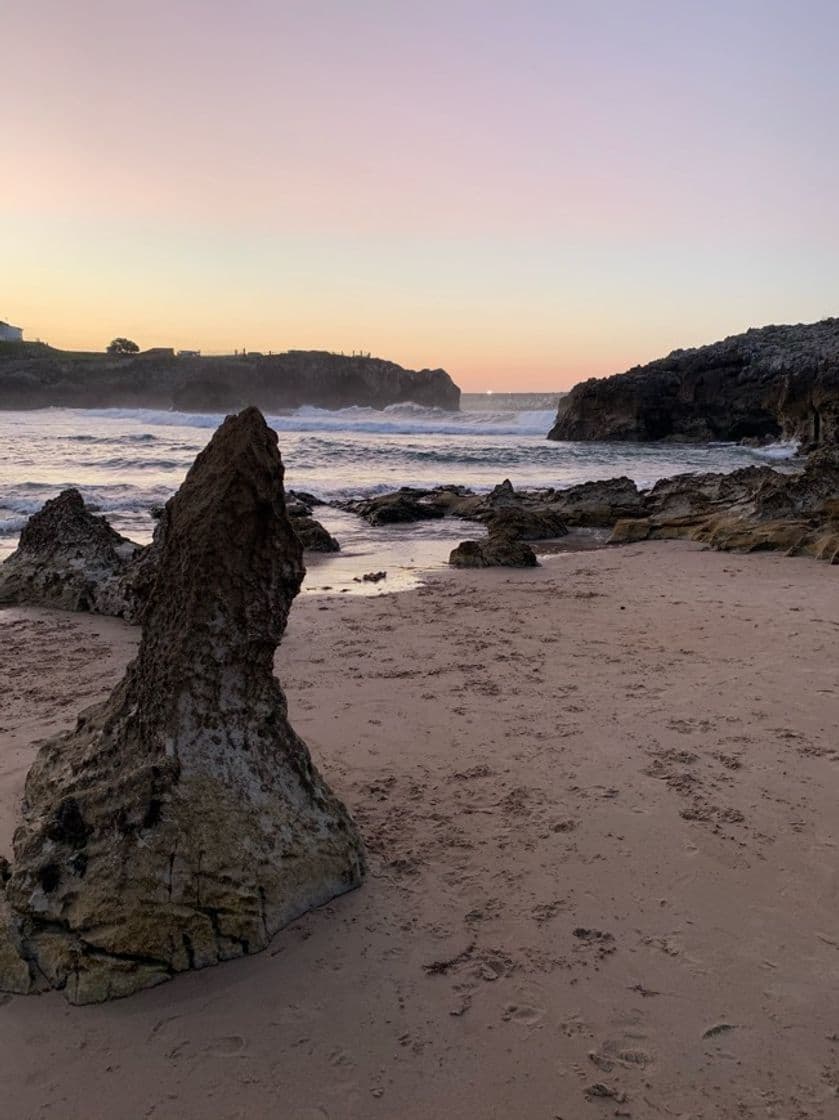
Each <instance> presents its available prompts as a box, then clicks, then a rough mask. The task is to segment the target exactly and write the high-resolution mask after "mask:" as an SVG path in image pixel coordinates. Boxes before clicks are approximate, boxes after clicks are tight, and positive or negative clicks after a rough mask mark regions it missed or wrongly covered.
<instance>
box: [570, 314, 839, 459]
mask: <svg viewBox="0 0 839 1120" xmlns="http://www.w3.org/2000/svg"><path fill="white" fill-rule="evenodd" d="M752 437H754V438H763V437H770V438H783V439H797V440H800V441H801V442H802V443H803V444H805V445H809V446H811V447H815V446H819V445H821V444H829V443H839V319H825V320H824V321H823V322H820V323H813V324H811V325H799V326H789V327H774V326H773V327H763V328H761V329H759V330H750V331H746V333H745V334H739V335H733V336H732V337H731V338H727V339H725V340H724V341H723V342H715V343H713V345H710V346H702V347H699V348H698V349H695V350H675V351H674V352H673V353H672V354H670V355H669V356H668V357H666V358H661V359H660V360H658V361H655V362H651V363H650V364H649V365H646V366H637V367H636V368H635V369H631V370H629V371H628V372H627V373H621V374H616V375H615V376H614V377H607V378H602V379H592V380H589V381H584V382H582V383H581V384H579V385H577V386H575V387H574V388H573V389H572V390H571V392H570V393H569V394H568V395H567V396H566V397H564V398H563V399H562V400H561V401H560V403H559V409H558V411H557V417H556V423H555V424H554V426H553V428H552V429H551V431H550V432H549V433H548V438H549V439H556V440H566V439H567V440H661V439H670V440H740V439H743V438H752Z"/></svg>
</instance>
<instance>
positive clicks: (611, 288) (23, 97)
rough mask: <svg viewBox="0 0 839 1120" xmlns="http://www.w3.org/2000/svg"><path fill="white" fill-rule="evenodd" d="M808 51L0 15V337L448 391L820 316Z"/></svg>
mask: <svg viewBox="0 0 839 1120" xmlns="http://www.w3.org/2000/svg"><path fill="white" fill-rule="evenodd" d="M9 8H11V10H9ZM837 33H839V12H838V11H837V9H836V8H835V5H833V4H832V3H828V2H826V0H819V2H815V0H813V2H809V3H808V2H806V0H805V2H798V3H792V2H787V3H779V2H774V0H760V2H758V0H739V2H738V0H728V2H727V3H723V2H722V0H706V2H705V3H703V4H698V3H697V4H694V3H688V2H684V3H681V2H679V3H673V2H672V0H666V2H665V0H611V2H607V0H585V2H584V0H566V2H563V0H553V2H526V0H525V2H520V3H517V4H513V3H511V2H510V3H496V2H493V0H484V2H466V0H460V2H459V0H448V2H446V3H441V2H434V0H429V2H427V3H425V4H422V5H409V4H402V3H398V2H396V0H389V2H384V0H357V2H356V3H353V4H349V3H347V2H340V3H339V2H337V0H305V2H277V0H270V2H269V0H243V2H240V3H238V4H236V5H232V4H229V3H225V4H221V3H217V2H214V0H201V2H198V0H186V2H185V0H168V2H167V3H162V2H159V0H144V2H142V3H141V2H137V0H135V2H124V0H123V2H120V0H117V2H114V0H108V2H104V0H98V2H90V0H88V2H85V0H79V2H77V3H75V4H72V5H69V4H67V3H65V2H64V0H28V2H27V3H26V4H23V3H19V4H15V5H12V6H7V9H6V10H4V13H3V44H4V47H3V56H4V57H3V65H2V67H0V93H2V95H3V104H4V106H5V108H6V113H5V114H4V126H3V137H4V139H3V145H2V154H1V155H0V166H2V175H0V207H2V214H3V236H2V240H0V317H2V318H8V319H9V320H11V321H12V322H14V323H17V324H20V325H22V326H23V327H24V328H25V330H26V334H27V336H28V337H36V336H39V337H42V338H44V339H46V340H47V341H50V342H51V343H53V344H54V345H58V346H66V347H89V348H93V349H100V348H102V347H104V345H105V344H106V343H107V341H108V340H109V339H110V338H111V337H113V336H114V335H117V334H120V335H128V336H129V337H133V338H135V339H136V340H137V342H138V343H140V344H141V345H142V346H151V345H173V346H176V347H189V348H193V347H198V348H202V349H204V350H205V351H218V350H231V349H233V348H237V347H241V346H243V345H244V346H247V347H248V348H249V349H266V350H267V349H272V350H275V351H276V350H281V349H284V348H286V347H306V348H308V347H316V348H324V349H332V350H345V351H350V350H353V349H362V350H365V351H368V350H369V351H372V352H373V353H376V354H379V355H381V356H383V357H388V358H392V359H393V360H395V361H399V362H401V363H402V364H404V365H408V366H414V367H421V366H432V367H433V366H444V367H445V368H447V369H448V370H449V371H450V372H451V373H452V375H453V376H454V377H455V379H456V380H457V381H458V382H459V383H460V384H461V385H462V386H463V387H464V388H466V389H477V390H484V389H496V390H501V389H522V390H524V389H539V388H543V389H558V388H566V387H568V386H570V385H571V384H572V383H573V382H574V381H576V380H578V379H579V378H581V377H585V376H590V375H599V374H605V373H611V372H614V371H616V370H620V369H624V368H626V367H628V366H630V365H633V364H635V363H636V362H640V361H646V360H649V359H651V358H653V357H656V356H659V355H660V354H662V353H666V352H667V351H668V350H670V349H672V348H673V347H676V346H687V345H696V344H701V343H702V342H706V341H712V340H713V339H715V338H718V337H721V336H723V335H725V334H728V333H732V332H735V331H739V330H742V329H744V328H746V327H747V326H751V325H761V324H763V323H766V322H789V321H801V320H813V319H818V318H822V317H824V316H826V315H829V314H833V313H835V312H836V311H837V304H838V303H839V300H837V297H839V275H838V274H837V269H836V267H835V261H836V259H837V256H836V254H837V249H839V245H837V240H839V236H838V235H839V221H837V218H838V217H839V213H837V211H838V210H839V204H837V198H839V189H838V188H839V182H837V179H839V154H837V150H836V146H835V144H834V143H833V136H834V133H835V121H836V119H837V110H839V78H837V71H836V68H835V66H834V61H833V49H834V44H835V42H836V36H837Z"/></svg>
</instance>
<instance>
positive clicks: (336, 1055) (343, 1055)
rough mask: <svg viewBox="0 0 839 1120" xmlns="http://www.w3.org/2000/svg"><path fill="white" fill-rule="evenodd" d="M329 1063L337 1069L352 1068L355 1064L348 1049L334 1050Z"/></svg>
mask: <svg viewBox="0 0 839 1120" xmlns="http://www.w3.org/2000/svg"><path fill="white" fill-rule="evenodd" d="M329 1064H330V1065H331V1066H335V1068H336V1069H350V1068H351V1067H352V1066H353V1065H355V1063H354V1062H353V1060H352V1058H351V1057H350V1055H349V1054H348V1053H347V1052H346V1050H333V1051H332V1053H331V1054H330V1055H329Z"/></svg>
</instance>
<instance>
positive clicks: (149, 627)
mask: <svg viewBox="0 0 839 1120" xmlns="http://www.w3.org/2000/svg"><path fill="white" fill-rule="evenodd" d="M161 524H162V532H161V533H160V535H159V538H158V542H157V546H156V547H158V548H159V558H158V562H157V564H156V565H155V567H154V570H153V572H152V573H151V574H150V582H151V589H150V592H149V596H148V600H147V603H146V606H145V608H144V611H143V616H142V623H143V636H142V641H141V644H140V648H139V652H138V655H137V658H136V660H135V661H134V662H133V663H132V664H131V665H130V666H129V668H128V670H127V672H126V675H125V677H124V678H123V680H122V681H121V683H120V684H119V685H117V687H116V688H115V690H114V692H113V693H112V695H111V696H110V698H109V699H108V700H106V701H105V702H104V703H102V704H100V705H98V706H96V707H94V708H90V709H88V710H87V711H85V712H83V713H82V715H81V716H80V718H79V720H78V724H77V726H76V728H75V730H74V731H71V732H69V733H66V734H63V735H59V736H57V737H56V738H54V739H51V740H48V741H47V742H46V743H44V745H43V746H42V748H41V750H40V752H39V754H38V757H37V759H36V761H35V763H34V764H33V766H32V769H31V770H30V772H29V775H28V777H27V780H26V789H25V794H24V802H23V820H22V823H21V825H20V827H19V828H18V830H17V832H16V834H15V839H14V861H13V863H12V865H11V866H10V867H9V866H6V867H5V868H4V867H2V866H0V989H4V990H7V991H15V992H21V993H26V992H30V991H36V990H40V989H43V988H46V987H53V988H60V989H63V990H64V991H65V994H66V995H67V997H68V999H70V1000H71V1001H72V1002H75V1003H89V1002H94V1001H98V1000H103V999H108V998H112V997H116V996H123V995H128V994H129V993H131V992H133V991H136V990H138V989H139V988H143V987H148V986H150V985H153V984H158V983H160V982H161V981H164V980H167V979H168V978H170V977H171V976H173V975H174V974H175V973H177V972H181V971H183V970H185V969H189V968H202V967H204V966H206V965H210V964H215V963H216V962H218V961H223V960H227V959H229V958H231V957H237V956H241V955H243V954H245V953H252V952H256V951H257V950H259V949H262V948H264V946H265V945H266V944H267V943H268V941H269V939H270V938H271V937H272V935H273V934H274V933H276V931H277V930H278V929H280V928H281V927H282V926H283V925H285V924H286V923H287V922H289V921H291V920H292V919H293V918H295V917H296V916H298V915H299V914H301V913H302V912H303V911H305V910H308V909H310V908H311V907H313V906H318V905H320V904H322V903H324V902H326V901H327V900H328V899H330V898H332V897H334V896H335V895H338V894H341V893H342V892H344V891H347V890H350V889H351V888H352V887H355V886H357V885H358V884H359V883H360V881H361V878H362V875H363V870H364V860H363V852H362V846H361V841H360V839H359V836H358V833H357V832H356V829H355V826H354V824H353V822H352V820H351V818H350V817H349V815H348V813H347V811H346V809H345V808H344V806H343V805H342V804H341V803H340V802H339V801H338V800H337V799H336V798H335V797H334V795H333V794H332V793H331V792H330V790H329V789H328V787H327V786H326V784H325V782H324V781H323V779H322V778H321V776H320V775H319V774H318V772H317V770H316V769H315V768H314V766H313V765H312V761H311V758H310V757H309V752H308V750H307V748H306V745H305V744H304V743H303V742H302V740H301V739H300V738H299V737H298V736H297V735H296V734H295V732H294V730H293V729H292V727H291V726H290V724H289V722H288V719H287V716H286V711H287V709H286V701H285V697H284V695H283V692H282V690H281V688H280V685H279V682H278V681H277V680H276V679H275V677H274V675H273V659H274V651H275V649H276V646H277V643H278V642H279V640H280V637H281V635H282V633H283V630H284V629H285V625H286V619H287V616H288V611H289V608H290V606H291V603H292V600H293V598H294V596H295V595H296V594H297V591H298V589H299V586H300V581H301V579H302V577H303V564H302V560H301V547H300V543H299V541H298V539H297V537H296V536H295V534H294V532H293V530H292V527H291V524H290V522H289V519H288V517H287V515H286V510H285V504H284V498H283V467H282V463H281V461H280V456H279V452H278V450H277V440H276V435H275V434H274V433H273V432H271V431H270V430H269V429H268V428H267V426H266V425H265V422H264V420H263V419H262V416H261V415H260V414H259V412H257V410H256V409H248V410H246V411H244V412H243V413H241V414H240V415H239V416H234V417H228V419H227V420H226V421H225V422H224V424H223V425H222V426H221V428H220V429H219V430H218V431H217V433H216V434H215V436H214V437H213V439H212V441H211V443H210V444H209V446H208V447H207V448H206V450H204V451H203V452H202V453H201V454H200V455H199V456H198V458H197V459H196V461H195V464H194V465H193V467H192V469H191V470H190V472H189V474H188V475H187V478H186V481H185V482H184V484H183V486H182V487H181V489H180V490H179V491H178V493H177V495H176V496H175V497H174V498H173V499H172V500H171V501H170V502H169V503H168V505H167V507H166V510H165V513H164V516H163V520H162V523H161Z"/></svg>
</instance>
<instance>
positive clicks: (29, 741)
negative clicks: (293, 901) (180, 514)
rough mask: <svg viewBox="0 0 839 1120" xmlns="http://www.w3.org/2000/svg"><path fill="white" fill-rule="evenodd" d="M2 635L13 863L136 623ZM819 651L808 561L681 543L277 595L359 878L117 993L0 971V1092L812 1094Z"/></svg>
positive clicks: (832, 1037) (351, 1112) (829, 1087)
mask: <svg viewBox="0 0 839 1120" xmlns="http://www.w3.org/2000/svg"><path fill="white" fill-rule="evenodd" d="M0 633H2V638H3V641H2V644H0V669H2V678H3V690H2V696H3V699H2V708H0V728H2V730H0V854H4V855H8V854H9V846H10V842H11V834H12V831H13V827H14V820H15V817H16V814H17V809H18V804H19V799H20V794H21V791H22V785H23V779H24V777H25V773H26V770H27V769H28V766H29V764H30V763H31V760H32V757H33V756H34V752H35V747H34V743H35V742H36V741H37V740H38V739H41V738H43V737H45V736H46V735H50V734H53V733H54V732H55V731H57V730H59V729H61V728H62V727H70V726H72V725H73V722H74V720H75V717H76V715H77V713H78V711H79V710H80V709H81V708H83V707H85V706H87V705H88V704H90V703H92V702H94V701H95V700H97V699H98V698H100V697H102V696H104V695H106V694H107V692H108V690H109V689H110V688H111V687H113V685H114V684H115V683H116V681H117V680H118V679H119V676H120V675H121V672H122V669H123V668H124V666H125V664H126V663H127V661H128V660H129V659H130V657H131V656H132V653H133V651H134V649H135V648H136V644H137V640H138V638H139V631H138V630H137V629H136V628H132V627H129V626H128V625H127V624H125V623H122V622H119V621H117V620H114V619H110V618H103V617H99V616H90V615H77V614H62V613H60V612H55V611H50V610H41V609H34V608H11V609H7V610H3V611H0ZM837 646H839V602H837V596H836V594H835V573H834V570H833V569H832V568H831V567H830V566H828V565H823V564H817V563H814V562H813V561H812V560H809V559H805V558H786V557H783V556H781V555H771V554H760V555H750V556H742V555H736V554H723V553H717V552H712V551H708V550H706V549H703V548H700V547H698V546H696V545H694V544H691V543H687V542H651V543H647V544H643V545H639V546H625V547H622V548H620V549H616V548H610V549H601V550H595V551H591V552H585V553H579V554H574V555H566V556H563V557H558V558H554V557H546V558H544V560H543V564H542V566H541V567H539V568H535V569H530V570H526V571H509V570H492V571H478V572H472V571H443V572H432V573H429V574H426V575H425V576H424V577H423V582H422V584H421V585H420V586H418V587H416V588H414V589H412V590H406V591H402V592H400V593H399V594H377V595H376V597H373V598H363V597H357V596H353V595H349V594H348V595H324V594H316V593H314V592H313V593H310V594H308V595H305V594H304V595H301V596H300V597H299V598H298V600H297V602H296V604H295V606H294V607H293V609H292V612H291V616H290V621H289V627H288V631H287V634H286V637H285V638H284V640H283V643H282V645H281V646H280V649H279V650H278V657H277V662H276V665H277V673H278V676H279V678H280V680H281V682H282V685H283V688H284V690H285V691H286V694H287V697H288V702H289V715H290V719H291V721H292V724H293V725H294V727H295V728H296V730H297V731H298V732H299V733H300V734H301V735H302V736H303V738H304V739H305V740H306V741H307V742H308V744H309V746H310V749H311V751H312V755H313V758H314V760H315V762H316V764H317V765H318V766H319V767H320V768H321V769H322V771H323V773H324V775H325V777H326V778H327V780H328V781H329V783H330V785H331V786H332V788H333V789H334V790H335V792H336V793H337V794H338V795H339V796H340V797H341V798H342V799H344V800H345V802H346V803H347V805H348V807H349V808H350V810H351V812H353V814H354V815H355V817H356V819H357V821H358V824H359V826H360V828H361V831H362V834H363V836H364V839H365V842H366V844H367V848H368V854H369V860H370V869H371V871H370V877H369V880H368V882H367V883H366V884H365V885H364V886H362V887H361V888H360V889H359V890H357V891H355V892H353V893H352V894H350V895H347V896H344V897H342V898H340V899H338V900H336V901H334V902H333V903H330V904H329V905H328V906H326V907H324V908H323V909H321V910H319V911H315V912H312V913H310V914H308V915H306V916H305V917H303V918H301V919H299V920H298V921H296V922H294V923H292V925H291V926H289V927H288V928H287V929H285V930H284V931H282V932H281V933H280V934H278V935H277V936H276V937H275V938H274V940H273V941H272V943H271V945H270V946H269V948H268V949H267V950H266V951H265V952H264V953H262V954H259V955H256V956H253V957H251V958H248V959H245V960H242V961H236V962H230V963H228V964H224V965H222V966H219V967H217V968H213V969H209V970H206V971H203V972H198V973H195V974H190V975H184V976H180V977H178V978H177V979H175V980H174V981H173V982H171V983H168V984H165V985H163V986H162V987H160V988H158V989H155V990H152V991H147V992H143V993H140V994H138V995H135V996H133V997H131V998H130V999H127V1000H122V1001H118V1002H115V1003H113V1004H110V1005H103V1006H101V1007H89V1008H71V1007H68V1006H66V1005H65V1003H64V1001H63V999H62V997H61V996H60V995H58V994H55V993H54V994H51V995H47V996H38V997H13V998H8V999H6V998H5V997H0V1081H2V1084H3V1086H4V1100H5V1104H4V1107H5V1108H6V1109H7V1110H8V1113H7V1114H8V1115H9V1116H14V1117H16V1118H17V1117H26V1118H28V1117H41V1116H56V1117H61V1118H62V1120H76V1118H78V1120H98V1118H100V1117H101V1118H103V1120H104V1118H105V1117H109V1118H114V1117H117V1118H123V1117H124V1118H125V1120H133V1118H135V1117H154V1118H155V1120H160V1118H163V1120H168V1118H173V1120H174V1118H176V1117H177V1118H179V1120H199V1118H200V1120H216V1118H218V1120H221V1118H225V1120H227V1118H233V1117H243V1118H244V1117H256V1116H263V1115H264V1116H273V1115H277V1116H280V1115H281V1116H282V1117H283V1118H284V1120H286V1118H288V1120H315V1118H318V1120H323V1118H324V1117H328V1118H330V1120H344V1118H347V1120H350V1118H352V1120H355V1118H362V1117H364V1118H367V1117H370V1116H382V1117H388V1118H390V1117H395V1116H399V1117H406V1118H409V1120H414V1118H416V1120H420V1118H427V1117H432V1116H446V1117H463V1118H464V1120H465V1118H470V1120H472V1118H475V1120H495V1118H498V1120H500V1118H501V1117H506V1116H508V1115H510V1114H511V1113H519V1114H521V1115H525V1116H527V1117H528V1118H530V1117H534V1118H537V1120H541V1118H543V1117H544V1118H545V1120H555V1118H556V1117H562V1118H563V1120H578V1118H584V1117H589V1116H592V1117H598V1116H610V1117H611V1116H614V1115H627V1116H634V1117H648V1116H649V1117H652V1116H658V1115H661V1116H680V1117H683V1118H687V1117H690V1120H718V1118H722V1120H727V1118H729V1117H730V1118H732V1120H734V1118H735V1117H737V1118H743V1117H745V1118H754V1120H757V1118H758V1117H761V1118H763V1117H773V1116H774V1117H777V1118H778V1120H786V1118H787V1117H791V1116H796V1117H801V1118H810V1117H812V1118H820V1117H824V1118H827V1117H830V1116H832V1115H834V1114H835V1109H836V1107H837V1101H836V1098H837V1090H839V1034H837V1030H839V1025H838V1024H837V1022H836V1014H835V994H834V993H835V977H836V970H837V967H839V966H837V963H836V962H837V959H839V958H837V952H839V924H837V917H836V915H837V913H839V884H838V883H837V879H836V873H835V859H836V844H837V842H839V838H837V835H836V830H835V827H834V821H835V804H836V794H837V786H839V769H837V767H839V750H837V746H836V743H835V725H836V722H837V715H839V688H837V685H836V681H835V665H836V662H837V656H836V655H837ZM604 1094H605V1095H604Z"/></svg>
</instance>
